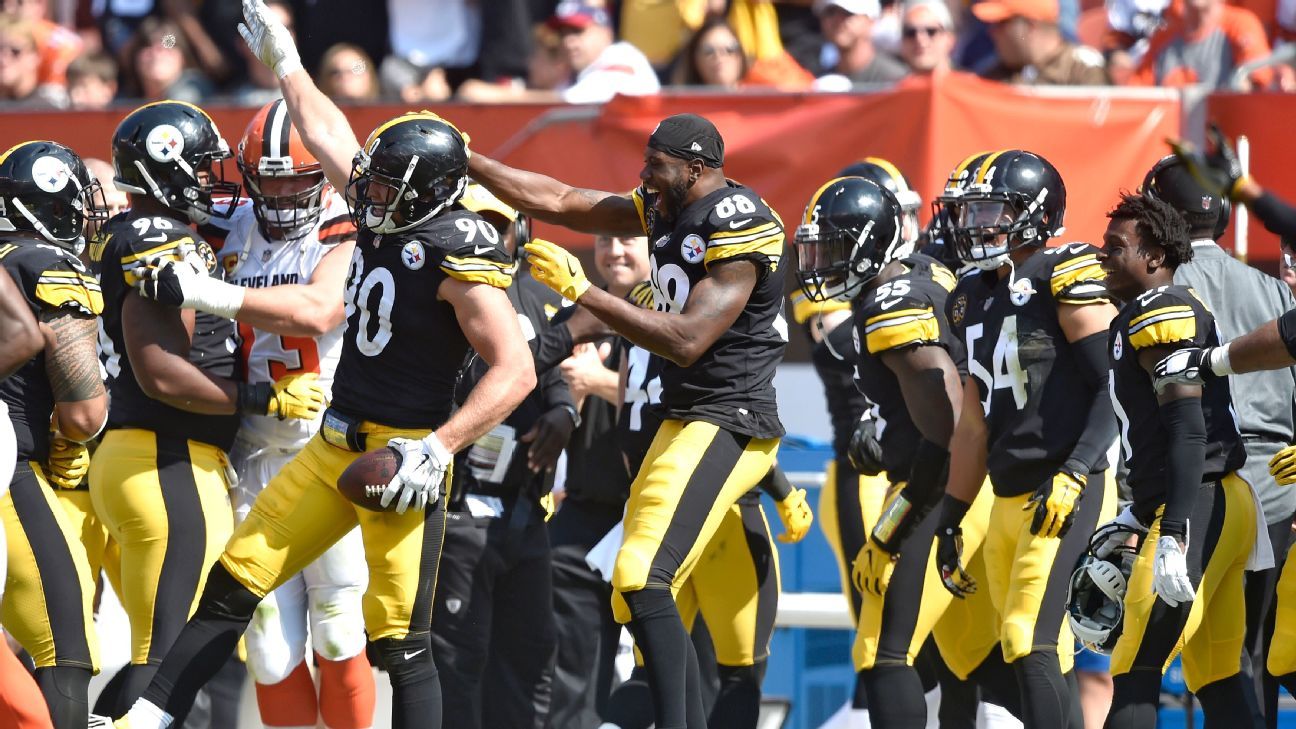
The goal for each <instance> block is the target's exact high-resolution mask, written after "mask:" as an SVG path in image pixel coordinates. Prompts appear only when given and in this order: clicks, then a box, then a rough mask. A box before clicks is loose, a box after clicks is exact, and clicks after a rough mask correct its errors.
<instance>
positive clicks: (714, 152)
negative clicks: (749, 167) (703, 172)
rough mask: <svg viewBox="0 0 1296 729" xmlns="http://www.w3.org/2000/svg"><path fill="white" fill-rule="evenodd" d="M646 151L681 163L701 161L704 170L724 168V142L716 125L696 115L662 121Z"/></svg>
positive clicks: (671, 117)
mask: <svg viewBox="0 0 1296 729" xmlns="http://www.w3.org/2000/svg"><path fill="white" fill-rule="evenodd" d="M648 147H649V148H650V149H655V150H657V151H659V152H665V153H666V154H669V155H671V156H672V157H679V158H680V159H685V160H690V159H700V160H702V162H704V163H705V164H706V166H707V167H723V166H724V140H723V139H721V138H720V132H718V131H716V128H715V125H714V124H712V123H711V122H709V121H707V120H706V119H704V118H703V117H700V116H698V115H697V114H676V115H675V116H668V117H666V118H665V119H662V120H661V123H659V124H658V125H657V128H656V129H654V130H653V133H652V136H650V137H648Z"/></svg>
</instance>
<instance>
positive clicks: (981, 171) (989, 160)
mask: <svg viewBox="0 0 1296 729" xmlns="http://www.w3.org/2000/svg"><path fill="white" fill-rule="evenodd" d="M1007 151H1008V150H1006V149H1001V150H999V151H998V152H992V153H991V154H990V156H989V157H986V158H985V161H984V162H982V163H981V166H980V167H978V168H977V171H976V184H978V185H980V184H983V183H984V182H985V176H986V173H987V172H989V171H990V168H991V167H994V163H995V160H997V159H999V157H1001V156H1002V155H1003V153H1004V152H1007Z"/></svg>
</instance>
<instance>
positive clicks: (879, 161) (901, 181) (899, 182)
mask: <svg viewBox="0 0 1296 729" xmlns="http://www.w3.org/2000/svg"><path fill="white" fill-rule="evenodd" d="M864 161H865V162H868V163H870V164H875V165H877V166H878V167H881V168H882V169H884V170H886V173H887V174H888V175H891V179H893V180H895V183H896V188H897V189H898V190H900V191H901V192H906V191H908V190H909V181H908V180H906V179H905V176H904V174H903V173H901V172H900V168H899V167H896V166H895V165H893V164H891V161H890V160H886V159H883V158H881V157H865V158H864Z"/></svg>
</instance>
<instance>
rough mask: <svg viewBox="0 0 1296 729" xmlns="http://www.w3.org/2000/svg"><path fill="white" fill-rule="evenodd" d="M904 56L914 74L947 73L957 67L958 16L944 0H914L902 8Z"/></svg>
mask: <svg viewBox="0 0 1296 729" xmlns="http://www.w3.org/2000/svg"><path fill="white" fill-rule="evenodd" d="M900 17H901V21H902V24H901V26H900V58H901V60H903V61H904V62H905V65H907V66H909V71H910V73H914V74H935V75H939V74H943V73H945V72H947V71H949V70H950V69H951V68H952V67H953V60H952V59H951V54H953V52H954V18H953V17H951V16H950V11H949V7H947V6H946V5H945V3H944V2H942V1H941V0H914V1H913V2H907V3H905V5H904V8H903V9H902V11H901V16H900Z"/></svg>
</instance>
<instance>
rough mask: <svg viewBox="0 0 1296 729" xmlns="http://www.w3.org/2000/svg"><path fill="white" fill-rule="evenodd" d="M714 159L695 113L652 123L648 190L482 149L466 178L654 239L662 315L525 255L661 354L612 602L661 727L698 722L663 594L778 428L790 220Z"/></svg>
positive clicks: (561, 214)
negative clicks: (552, 171) (529, 166)
mask: <svg viewBox="0 0 1296 729" xmlns="http://www.w3.org/2000/svg"><path fill="white" fill-rule="evenodd" d="M723 165H724V141H723V140H722V139H721V137H720V133H719V132H718V131H717V130H716V128H715V126H714V125H712V124H711V122H709V121H707V120H706V119H703V118H702V117H699V116H696V115H693V114H680V115H676V116H672V117H669V118H667V119H665V120H663V121H662V122H661V123H660V124H658V125H657V128H656V129H655V130H654V131H653V133H652V135H651V137H650V138H649V140H648V145H647V149H645V151H644V167H643V170H642V171H641V172H640V173H639V177H640V180H641V182H642V184H641V185H640V187H639V188H638V189H636V190H635V191H634V192H632V193H630V194H628V195H623V194H615V193H608V192H599V191H595V190H582V189H577V188H573V187H570V186H568V185H565V184H563V183H561V182H559V181H557V180H554V179H552V178H549V177H546V176H544V175H539V174H535V173H531V172H525V171H522V170H516V169H513V168H510V167H507V166H505V165H503V164H501V163H499V162H496V161H494V160H492V159H489V158H487V157H483V156H481V155H474V156H473V157H472V158H471V161H470V164H469V174H471V175H472V177H473V178H474V179H476V180H477V181H478V182H480V183H481V184H482V185H484V186H485V187H486V188H487V189H489V190H490V191H491V192H493V193H495V195H496V196H497V197H499V198H501V199H502V200H504V201H505V202H507V203H509V204H510V205H512V206H513V207H515V208H517V209H518V210H520V211H522V212H524V213H526V214H528V215H531V216H533V217H535V218H538V219H540V220H544V221H546V222H550V223H555V224H558V225H564V226H567V227H570V228H573V229H577V230H584V231H588V232H593V233H602V234H606V235H641V234H645V233H646V234H647V235H648V238H649V240H651V241H652V250H651V253H650V256H651V259H650V260H651V266H650V268H651V273H650V280H651V281H652V289H653V298H654V301H655V307H654V309H655V310H647V309H642V308H640V307H638V306H636V305H635V304H634V303H632V302H629V301H626V300H625V299H622V298H620V297H617V296H614V295H612V294H609V293H607V292H606V291H603V290H601V289H597V288H593V287H592V286H591V285H590V282H589V280H588V279H586V277H585V274H584V272H583V271H582V269H581V265H580V262H579V261H578V260H577V259H576V258H575V257H574V256H572V255H571V254H570V253H568V252H567V251H565V250H563V249H562V248H560V247H558V246H556V245H553V244H551V243H546V242H540V241H537V242H534V243H531V244H530V245H528V246H527V250H528V252H529V253H530V254H531V264H532V272H533V275H534V276H535V277H536V279H537V280H538V281H540V282H541V283H545V284H546V285H548V286H550V287H551V288H553V289H554V290H556V291H558V292H559V293H560V294H562V295H563V296H564V297H565V298H567V299H568V300H570V301H574V302H576V303H577V304H579V305H580V306H581V307H582V308H584V309H586V310H587V311H589V312H590V313H592V314H593V315H594V316H595V317H597V318H598V319H599V320H601V321H602V322H603V323H605V324H606V325H608V326H609V327H611V328H612V329H613V330H615V331H616V332H617V333H619V334H621V335H622V336H624V337H625V338H626V339H628V340H630V341H631V342H632V343H634V344H637V345H639V346H641V347H643V348H644V349H646V350H648V351H650V352H653V353H654V354H657V355H660V356H662V357H664V358H666V359H667V360H669V362H668V363H667V364H666V365H665V366H664V367H663V370H662V398H661V399H662V406H663V412H664V414H665V417H666V420H665V422H664V423H663V424H662V426H661V428H660V429H659V430H658V433H657V436H656V438H655V440H654V441H653V444H652V447H651V448H650V449H649V452H648V456H647V459H646V461H645V463H644V465H643V467H642V468H641V469H640V471H639V474H638V476H637V477H636V478H635V481H634V483H633V484H632V485H631V487H630V500H629V502H628V504H627V507H626V517H625V522H624V524H625V540H624V542H623V543H622V546H621V549H620V551H619V553H618V555H617V560H616V566H615V568H614V573H613V577H612V586H613V589H614V594H613V609H614V611H615V613H616V617H617V620H618V621H619V622H623V623H630V628H631V630H632V632H633V633H634V635H635V639H636V643H637V644H638V645H639V647H640V648H641V650H642V651H643V654H644V659H645V663H646V665H647V667H648V671H649V675H650V679H651V683H652V685H653V687H654V704H655V705H656V706H655V713H656V717H657V726H658V727H660V728H661V729H667V728H668V727H670V728H671V729H678V728H680V727H690V728H695V729H700V728H702V727H705V726H706V725H707V716H706V712H705V710H704V708H703V705H702V698H701V690H700V685H699V681H698V664H697V657H696V655H695V654H694V652H693V647H692V644H691V643H690V642H689V637H688V633H687V632H686V631H685V630H684V625H683V622H682V621H681V620H680V614H679V610H678V609H677V607H676V605H675V601H674V598H673V595H672V591H673V590H674V589H676V588H678V586H679V585H681V584H683V582H684V581H685V580H686V579H687V578H688V576H689V573H690V572H691V571H692V569H693V567H694V565H695V564H696V563H697V560H698V556H699V554H700V553H701V551H702V550H703V548H705V547H706V545H707V543H708V542H710V541H711V537H712V536H713V535H714V534H715V531H716V529H717V527H718V525H719V523H720V516H721V515H722V514H723V513H725V512H726V511H728V509H729V507H731V506H732V505H733V504H734V503H735V502H736V501H737V499H738V497H740V496H741V495H743V494H744V493H746V492H747V491H749V490H751V488H752V487H753V486H755V485H756V484H757V482H759V481H760V479H761V478H762V477H764V476H765V474H766V473H768V472H769V469H770V467H771V466H772V465H773V463H774V455H775V453H776V452H777V450H778V444H779V437H780V436H782V435H783V426H782V424H781V423H780V422H779V420H778V412H777V406H776V403H775V398H774V385H773V378H774V370H775V369H776V367H777V366H778V363H779V361H780V360H781V359H782V356H783V349H784V347H785V346H786V342H787V337H786V324H785V322H784V320H783V315H782V293H783V272H782V271H781V270H779V262H780V259H781V257H782V254H783V242H784V234H783V225H782V222H781V221H780V220H779V218H778V216H777V215H776V214H775V213H774V212H773V211H772V210H770V209H769V207H767V206H766V205H765V203H764V202H763V201H762V200H761V199H760V197H759V196H758V195H757V194H756V193H755V192H753V191H752V190H750V189H748V188H746V187H744V186H742V185H740V184H737V183H735V182H731V181H730V180H728V179H726V178H725V176H724V171H723ZM681 667H683V669H684V670H680V669H681Z"/></svg>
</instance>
